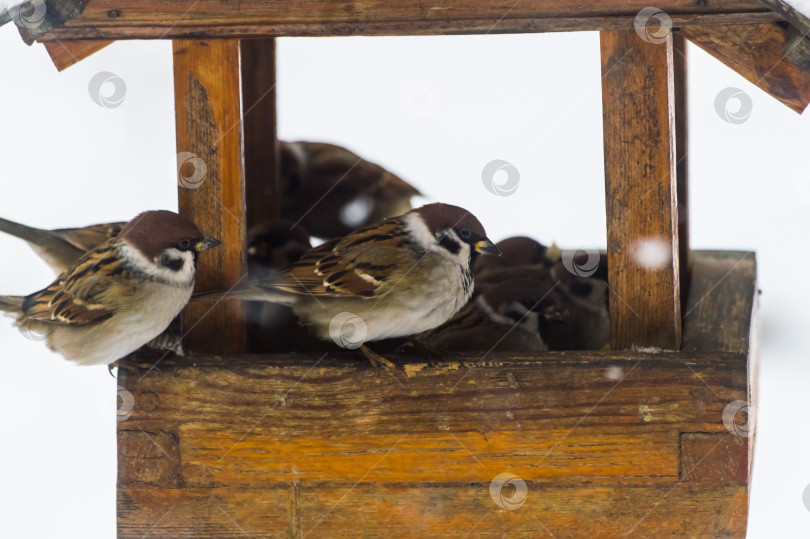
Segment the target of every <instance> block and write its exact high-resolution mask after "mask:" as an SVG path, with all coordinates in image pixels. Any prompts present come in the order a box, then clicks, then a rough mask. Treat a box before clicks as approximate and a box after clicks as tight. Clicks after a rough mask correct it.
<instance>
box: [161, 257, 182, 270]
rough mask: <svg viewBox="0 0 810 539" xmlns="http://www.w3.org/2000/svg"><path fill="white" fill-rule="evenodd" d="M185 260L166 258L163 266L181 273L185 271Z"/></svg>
mask: <svg viewBox="0 0 810 539" xmlns="http://www.w3.org/2000/svg"><path fill="white" fill-rule="evenodd" d="M183 263H184V260H183V259H182V258H168V257H165V258H163V259H162V260H161V266H163V267H164V268H169V269H170V270H172V271H180V270H181V269H183Z"/></svg>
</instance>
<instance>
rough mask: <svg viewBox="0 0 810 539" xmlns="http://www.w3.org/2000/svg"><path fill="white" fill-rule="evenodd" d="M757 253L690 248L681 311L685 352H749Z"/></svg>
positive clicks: (755, 291) (755, 288)
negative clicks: (685, 296) (689, 281)
mask: <svg viewBox="0 0 810 539" xmlns="http://www.w3.org/2000/svg"><path fill="white" fill-rule="evenodd" d="M756 274H757V264H756V255H755V254H754V253H753V252H750V251H717V252H714V254H713V255H712V256H706V253H705V251H693V258H692V285H691V289H690V291H689V292H690V293H689V299H688V301H687V305H686V309H685V310H684V313H683V318H684V320H683V328H684V331H683V348H682V350H685V351H697V350H722V351H726V352H737V353H740V354H745V355H746V356H747V355H748V352H749V339H750V337H751V327H752V312H753V311H754V306H755V300H756V295H757V287H756Z"/></svg>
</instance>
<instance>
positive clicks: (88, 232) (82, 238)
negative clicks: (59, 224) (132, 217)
mask: <svg viewBox="0 0 810 539" xmlns="http://www.w3.org/2000/svg"><path fill="white" fill-rule="evenodd" d="M126 224H127V223H126V222H120V223H103V224H99V225H90V226H86V227H83V228H58V229H56V230H53V231H52V232H53V233H54V234H55V235H57V236H59V237H60V238H62V239H63V240H65V241H66V242H68V243H69V244H71V245H73V246H74V247H76V248H77V249H81V250H82V251H83V252H87V251H90V250H91V249H94V248H96V247H98V246H99V245H101V244H102V243H104V242H105V241H107V240H109V239H110V238H114V237H116V236H118V234H120V233H121V230H122V229H123V228H124V226H125V225H126Z"/></svg>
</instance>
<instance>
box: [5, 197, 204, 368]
mask: <svg viewBox="0 0 810 539" xmlns="http://www.w3.org/2000/svg"><path fill="white" fill-rule="evenodd" d="M218 244H219V241H217V240H216V239H213V238H209V237H206V236H205V235H204V234H203V233H202V232H200V230H199V229H198V228H197V226H196V225H195V224H194V223H192V222H191V221H189V220H188V219H186V218H184V217H181V216H179V215H177V214H176V213H173V212H170V211H163V210H161V211H148V212H144V213H142V214H140V215H138V216H137V217H135V218H134V219H132V221H130V222H129V223H127V224H126V226H124V228H123V229H122V230H121V233H120V234H119V235H118V236H116V237H113V238H111V239H109V240H107V241H105V242H104V243H102V244H101V245H98V246H97V247H95V248H94V249H92V250H90V251H88V252H86V253H84V254H83V255H82V256H81V257H79V260H78V261H77V262H76V263H75V264H74V265H73V266H72V267H70V268H69V269H68V270H67V271H66V272H64V273H63V274H61V275H60V276H59V277H58V278H57V280H56V281H54V282H53V283H52V284H51V285H50V286H49V287H47V288H45V289H44V290H41V291H39V292H36V293H34V294H31V295H30V296H0V310H1V311H6V312H7V313H8V314H9V315H11V316H14V317H16V325H17V326H18V327H19V328H20V329H22V330H24V331H27V332H30V333H34V334H37V335H40V336H42V337H43V339H44V340H45V341H46V344H47V345H48V347H49V348H50V349H51V350H53V351H55V352H58V353H60V354H62V355H63V356H64V357H65V358H66V359H69V360H72V361H75V362H77V363H80V364H83V365H92V364H108V363H111V362H113V361H116V360H117V359H120V358H122V357H124V356H126V355H127V354H129V353H130V352H133V351H135V350H137V349H138V348H140V347H141V346H143V345H144V344H146V343H147V342H149V341H150V340H152V339H154V338H155V337H157V336H158V335H159V334H160V333H161V332H162V331H163V330H164V329H166V327H167V326H168V325H169V323H170V322H171V321H172V320H173V319H174V318H175V317H176V316H177V315H178V314H179V313H180V311H181V310H182V309H183V307H184V306H185V304H186V303H187V302H188V299H189V298H190V297H191V293H192V290H193V288H194V276H195V273H196V270H197V257H198V254H199V253H200V252H201V251H204V250H205V249H208V248H210V247H214V246H216V245H218Z"/></svg>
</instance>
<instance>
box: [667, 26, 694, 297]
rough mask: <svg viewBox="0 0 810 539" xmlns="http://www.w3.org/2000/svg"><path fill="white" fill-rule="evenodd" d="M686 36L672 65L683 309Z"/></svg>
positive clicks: (676, 42) (677, 43) (677, 42)
mask: <svg viewBox="0 0 810 539" xmlns="http://www.w3.org/2000/svg"><path fill="white" fill-rule="evenodd" d="M686 66H687V63H686V39H684V37H683V36H682V35H680V34H673V35H672V67H673V69H674V73H673V75H674V77H673V78H674V83H675V85H674V86H675V178H676V180H677V192H678V251H679V255H678V265H679V268H680V277H681V309H682V310H683V308H684V307H686V297H687V296H688V291H689V271H690V269H691V266H690V259H689V253H690V251H689V139H688V138H687V137H688V131H687V129H688V125H689V122H688V121H687V117H688V114H689V110H688V108H687V107H688V101H687V95H686V94H687V83H686V81H687V77H686Z"/></svg>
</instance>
